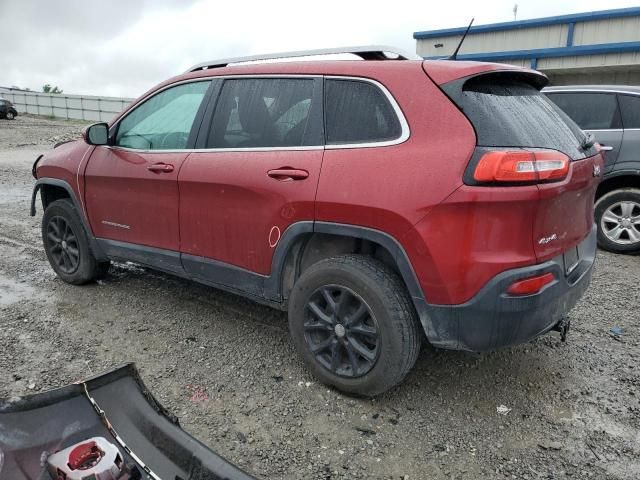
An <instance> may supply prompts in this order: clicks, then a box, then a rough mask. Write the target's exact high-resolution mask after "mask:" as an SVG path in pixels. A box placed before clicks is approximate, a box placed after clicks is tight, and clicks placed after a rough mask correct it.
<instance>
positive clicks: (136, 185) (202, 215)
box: [31, 48, 603, 395]
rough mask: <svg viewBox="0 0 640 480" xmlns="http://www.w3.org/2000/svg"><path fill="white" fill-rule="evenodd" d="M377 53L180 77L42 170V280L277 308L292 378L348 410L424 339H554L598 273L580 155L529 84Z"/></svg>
mask: <svg viewBox="0 0 640 480" xmlns="http://www.w3.org/2000/svg"><path fill="white" fill-rule="evenodd" d="M382 50H383V49H375V48H362V49H354V50H350V52H352V53H355V54H356V55H359V56H360V57H362V59H360V60H358V59H356V60H333V61H326V60H325V61H303V62H262V63H255V62H254V63H253V64H246V63H245V64H239V63H240V60H246V59H236V60H235V62H234V61H231V60H228V61H227V60H225V61H218V62H209V63H205V64H202V65H198V66H196V67H194V68H193V69H191V70H190V71H188V72H187V73H185V74H184V75H180V76H178V77H175V78H172V79H170V80H167V81H166V82H164V83H162V84H160V85H159V86H157V87H155V88H153V89H152V90H150V91H149V92H147V93H146V94H144V95H143V96H142V97H140V98H139V99H138V100H137V101H135V102H134V103H133V104H132V105H131V106H130V107H129V108H128V109H127V110H126V111H125V112H124V113H122V114H121V115H120V116H119V117H117V118H116V119H115V120H113V121H112V122H111V123H110V124H109V125H107V124H106V123H98V124H95V125H92V126H90V127H88V129H87V130H86V131H85V133H84V139H83V140H78V141H75V142H71V143H65V144H63V145H60V146H58V147H57V148H55V149H54V150H53V151H51V152H49V153H47V154H46V155H45V156H44V157H43V158H41V159H40V160H39V161H37V162H36V165H34V175H35V176H36V178H37V182H36V185H35V189H34V193H33V202H32V212H31V213H32V214H35V197H36V195H37V193H38V192H40V193H41V196H42V203H43V207H44V217H43V221H42V237H43V241H44V247H45V250H46V253H47V257H48V258H49V261H50V262H51V265H52V267H53V269H54V270H55V272H56V273H57V274H58V276H59V277H60V278H61V279H62V280H64V281H66V282H69V283H73V284H83V283H86V282H89V281H91V280H93V279H95V278H96V277H98V276H99V275H101V274H104V273H105V271H106V270H107V268H108V266H109V262H110V261H111V260H120V261H121V260H128V261H133V262H137V263H139V264H142V265H145V266H147V267H150V268H153V269H157V270H161V271H164V272H168V273H170V274H174V275H178V276H181V277H185V278H189V279H193V280H195V281H197V282H201V283H204V284H207V285H212V286H215V287H218V288H221V289H224V290H228V291H231V292H235V293H239V294H242V295H245V296H247V297H250V298H252V299H254V300H256V301H258V302H261V303H264V304H267V305H270V306H272V307H275V308H279V309H282V310H287V311H288V312H289V328H290V332H291V335H292V338H293V342H294V344H295V346H296V348H297V350H298V351H299V353H300V355H301V356H302V358H303V359H304V361H305V363H306V364H307V366H308V367H309V369H310V370H311V371H312V372H313V373H314V374H315V375H316V376H317V377H318V378H319V379H320V380H321V381H323V382H325V383H327V384H330V385H333V386H335V387H337V388H339V389H340V390H343V391H346V392H351V393H357V394H362V395H375V394H378V393H380V392H383V391H385V390H387V389H389V388H390V387H392V386H393V385H395V384H397V383H399V382H400V381H401V380H402V379H403V378H404V377H405V375H406V374H407V372H408V371H409V370H410V369H411V367H412V366H413V364H414V362H415V361H416V358H417V356H418V351H419V349H420V345H421V342H422V340H423V338H424V336H426V339H427V340H428V341H429V343H431V344H432V345H434V346H436V347H442V348H448V349H458V350H470V351H484V350H491V349H496V348H499V347H504V346H508V345H514V344H518V343H522V342H527V341H529V340H531V339H533V338H535V337H537V336H539V335H541V334H543V333H545V332H548V331H550V330H552V329H554V328H555V329H560V330H562V331H563V333H564V331H566V329H567V327H568V324H567V322H566V320H565V315H566V313H567V312H568V311H569V310H570V309H571V308H572V307H573V306H574V304H575V303H576V302H577V301H578V299H579V298H580V297H581V296H582V294H583V293H584V291H585V289H586V288H587V286H588V285H589V282H590V279H591V270H592V266H593V262H594V257H595V251H596V230H595V227H594V222H593V203H594V194H595V191H596V187H597V185H598V182H599V181H600V172H601V171H602V167H603V158H602V155H601V153H600V150H599V147H598V145H597V144H594V141H593V139H592V138H591V137H590V136H588V135H586V134H584V133H583V132H582V131H581V130H580V129H579V128H578V127H577V126H576V125H575V124H574V123H573V122H572V121H571V120H570V119H569V118H568V117H567V116H566V115H565V114H564V113H563V112H562V111H561V110H559V109H558V108H557V107H556V106H555V105H554V104H553V103H552V102H550V101H549V100H548V99H547V98H546V97H545V96H544V95H542V94H541V93H540V89H541V88H542V87H543V86H544V85H545V84H546V83H547V78H546V77H545V76H544V75H542V74H540V73H538V72H535V71H532V70H526V69H521V68H515V67H512V66H508V65H498V64H489V63H476V62H459V61H441V60H439V61H422V60H415V59H412V58H410V56H409V55H404V56H403V55H399V56H397V57H395V58H388V57H387V55H385V54H384V53H383V51H382ZM388 50H389V49H384V51H388ZM311 53H317V52H304V55H309V54H311ZM322 53H327V51H323V52H322ZM329 53H335V51H330V52H329ZM290 56H291V55H290ZM260 58H264V57H260ZM255 59H256V58H251V60H255ZM233 63H238V64H233ZM423 332H424V334H423Z"/></svg>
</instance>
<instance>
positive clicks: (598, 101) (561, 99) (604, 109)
mask: <svg viewBox="0 0 640 480" xmlns="http://www.w3.org/2000/svg"><path fill="white" fill-rule="evenodd" d="M547 96H548V97H549V98H550V99H551V100H552V101H553V102H554V103H555V104H556V105H558V107H560V108H561V109H562V110H563V111H564V112H565V113H566V114H567V115H569V117H571V119H572V120H573V121H574V122H576V123H577V124H578V125H579V126H580V128H582V129H583V130H606V129H610V128H622V127H621V125H620V112H619V111H618V102H617V101H616V96H615V94H613V93H552V92H549V93H548V94H547Z"/></svg>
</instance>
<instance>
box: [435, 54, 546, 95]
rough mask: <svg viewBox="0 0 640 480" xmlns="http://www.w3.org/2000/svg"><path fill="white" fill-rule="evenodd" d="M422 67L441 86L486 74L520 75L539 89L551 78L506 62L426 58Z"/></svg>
mask: <svg viewBox="0 0 640 480" xmlns="http://www.w3.org/2000/svg"><path fill="white" fill-rule="evenodd" d="M422 69H423V70H424V72H425V73H426V74H427V76H428V77H429V78H430V79H431V80H433V82H434V83H435V84H436V85H439V86H442V85H444V84H446V83H450V82H453V81H460V80H464V81H466V80H468V79H471V78H474V77H478V76H484V75H501V76H505V75H513V76H519V77H522V78H526V79H528V80H529V82H528V83H531V84H532V85H534V86H535V87H536V88H538V89H541V88H543V87H545V86H546V85H548V83H549V78H548V77H547V76H546V75H545V74H544V73H542V72H539V71H537V70H531V69H529V68H521V67H516V66H513V65H507V64H504V63H486V62H467V61H450V60H425V61H423V62H422ZM464 81H463V82H462V83H464Z"/></svg>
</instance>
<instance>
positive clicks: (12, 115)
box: [6, 112, 16, 120]
mask: <svg viewBox="0 0 640 480" xmlns="http://www.w3.org/2000/svg"><path fill="white" fill-rule="evenodd" d="M6 117H7V120H13V119H14V118H16V116H15V115H14V114H13V112H7V115H6Z"/></svg>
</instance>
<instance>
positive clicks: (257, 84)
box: [207, 78, 321, 148]
mask: <svg viewBox="0 0 640 480" xmlns="http://www.w3.org/2000/svg"><path fill="white" fill-rule="evenodd" d="M313 91H314V80H313V79H293V78H250V79H234V80H226V81H225V82H224V84H223V86H222V91H221V92H220V96H219V97H218V101H217V104H216V109H215V113H214V115H213V122H212V123H211V131H210V132H209V137H208V140H207V148H260V147H299V146H305V145H318V144H319V143H320V142H319V140H318V135H317V127H318V126H317V125H315V122H314V121H313V120H312V118H314V116H313V115H311V112H312V100H313ZM318 118H319V117H318ZM319 123H320V124H321V122H319Z"/></svg>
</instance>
